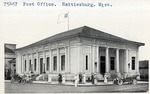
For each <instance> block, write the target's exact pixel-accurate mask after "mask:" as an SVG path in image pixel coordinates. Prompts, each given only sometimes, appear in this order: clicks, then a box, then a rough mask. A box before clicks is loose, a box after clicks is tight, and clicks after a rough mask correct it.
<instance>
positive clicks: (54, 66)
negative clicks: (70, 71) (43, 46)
mask: <svg viewBox="0 0 150 94" xmlns="http://www.w3.org/2000/svg"><path fill="white" fill-rule="evenodd" d="M53 70H57V56H54V57H53Z"/></svg>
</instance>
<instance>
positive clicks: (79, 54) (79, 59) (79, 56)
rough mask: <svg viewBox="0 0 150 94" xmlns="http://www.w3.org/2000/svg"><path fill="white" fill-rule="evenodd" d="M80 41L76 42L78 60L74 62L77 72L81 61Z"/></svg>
mask: <svg viewBox="0 0 150 94" xmlns="http://www.w3.org/2000/svg"><path fill="white" fill-rule="evenodd" d="M81 45H82V44H81V43H79V44H78V62H77V64H76V66H77V67H76V68H77V71H76V72H77V73H79V71H80V63H81Z"/></svg>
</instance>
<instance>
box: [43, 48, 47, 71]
mask: <svg viewBox="0 0 150 94" xmlns="http://www.w3.org/2000/svg"><path fill="white" fill-rule="evenodd" d="M45 65H46V52H45V51H43V72H44V73H45V72H46V66H45Z"/></svg>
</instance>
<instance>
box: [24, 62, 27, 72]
mask: <svg viewBox="0 0 150 94" xmlns="http://www.w3.org/2000/svg"><path fill="white" fill-rule="evenodd" d="M26 68H27V66H26V60H25V61H24V70H25V71H26V70H27V69H26Z"/></svg>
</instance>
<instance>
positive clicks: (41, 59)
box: [40, 58, 43, 74]
mask: <svg viewBox="0 0 150 94" xmlns="http://www.w3.org/2000/svg"><path fill="white" fill-rule="evenodd" d="M42 70H43V58H40V74H42V72H43V71H42Z"/></svg>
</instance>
